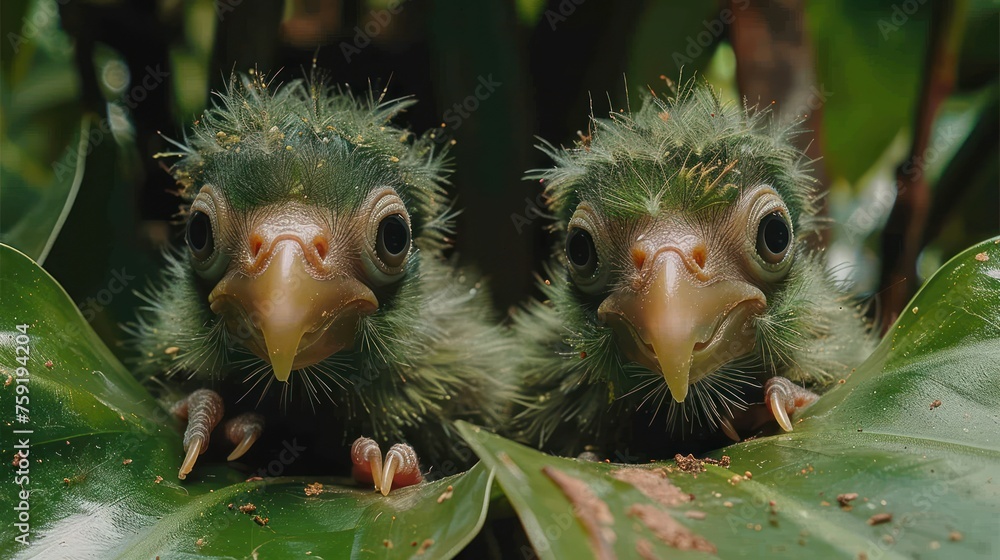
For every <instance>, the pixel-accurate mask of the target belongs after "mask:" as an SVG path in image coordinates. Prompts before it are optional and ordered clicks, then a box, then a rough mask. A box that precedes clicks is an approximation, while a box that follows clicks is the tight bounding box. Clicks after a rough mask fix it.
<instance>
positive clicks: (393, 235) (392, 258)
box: [362, 187, 416, 286]
mask: <svg viewBox="0 0 1000 560" xmlns="http://www.w3.org/2000/svg"><path fill="white" fill-rule="evenodd" d="M367 204H368V205H369V210H368V225H367V239H366V241H365V248H364V253H363V256H364V258H363V259H362V263H363V264H364V267H365V271H366V272H367V273H368V278H369V279H370V280H371V282H372V283H373V284H375V285H378V286H386V285H388V284H391V283H393V282H397V281H399V280H400V279H401V278H403V276H404V274H403V273H404V272H405V270H406V263H407V262H408V259H409V258H410V253H411V252H413V253H416V248H414V246H413V232H412V231H411V229H410V228H411V226H410V214H409V212H407V211H406V205H405V204H403V200H402V199H400V198H399V195H398V194H396V191H395V190H393V189H392V188H390V187H385V188H382V189H376V190H374V191H372V192H371V193H370V194H369V195H368V202H367Z"/></svg>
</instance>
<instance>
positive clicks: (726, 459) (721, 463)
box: [689, 455, 750, 478]
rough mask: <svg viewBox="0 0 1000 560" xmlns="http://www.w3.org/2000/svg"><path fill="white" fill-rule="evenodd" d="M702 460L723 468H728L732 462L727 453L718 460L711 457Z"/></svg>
mask: <svg viewBox="0 0 1000 560" xmlns="http://www.w3.org/2000/svg"><path fill="white" fill-rule="evenodd" d="M689 457H690V455H689ZM702 462H703V463H707V464H709V465H715V466H717V467H722V468H724V469H728V468H729V465H730V464H731V463H732V459H730V457H729V455H723V456H722V458H721V459H718V460H716V459H713V458H711V457H705V458H704V459H702ZM747 478H750V477H749V476H748V477H747Z"/></svg>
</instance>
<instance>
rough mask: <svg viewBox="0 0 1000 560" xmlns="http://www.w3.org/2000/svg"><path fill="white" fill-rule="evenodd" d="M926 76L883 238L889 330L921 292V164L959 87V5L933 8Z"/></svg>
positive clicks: (884, 311)
mask: <svg viewBox="0 0 1000 560" xmlns="http://www.w3.org/2000/svg"><path fill="white" fill-rule="evenodd" d="M931 9H932V10H933V12H932V15H931V24H930V26H931V27H930V36H929V39H928V42H927V58H926V61H927V63H926V68H927V72H926V74H925V75H924V80H923V84H922V85H921V91H920V101H919V104H918V106H917V114H916V117H915V122H914V125H913V144H912V146H911V148H910V155H909V157H907V159H906V160H905V161H904V162H903V163H901V164H900V166H899V167H898V168H897V170H896V188H897V195H896V202H895V205H894V206H893V209H892V213H891V214H890V215H889V221H888V223H887V224H886V227H885V230H884V231H883V233H882V274H881V280H880V290H879V293H880V297H881V301H880V307H881V315H882V317H881V324H882V325H883V328H884V329H888V328H889V327H891V326H892V324H893V323H894V322H895V321H896V318H897V317H898V316H899V314H900V312H901V311H902V309H903V307H904V306H905V305H906V303H907V302H908V301H909V299H910V298H911V297H912V296H913V294H914V293H915V292H916V289H917V257H918V256H919V255H920V251H921V249H923V242H924V228H925V226H926V224H927V215H928V211H929V209H930V198H931V194H930V188H929V187H928V185H927V180H926V174H925V173H924V172H923V169H922V165H920V162H922V161H923V160H924V157H923V156H924V154H925V153H926V152H927V148H928V146H929V144H930V136H931V130H932V127H933V125H934V120H935V117H936V116H937V113H938V109H939V108H940V106H941V103H943V102H944V100H945V99H947V97H948V95H949V94H950V93H951V90H952V88H953V87H954V84H955V59H956V53H957V51H958V38H959V37H960V35H961V25H962V23H963V18H961V17H959V14H958V12H959V8H958V4H957V3H952V2H935V3H934V4H932V7H931Z"/></svg>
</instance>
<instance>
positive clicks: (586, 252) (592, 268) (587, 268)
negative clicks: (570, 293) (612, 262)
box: [566, 227, 597, 278]
mask: <svg viewBox="0 0 1000 560" xmlns="http://www.w3.org/2000/svg"><path fill="white" fill-rule="evenodd" d="M566 258H568V259H569V264H570V266H572V267H573V271H574V272H575V273H576V274H577V276H579V277H580V278H590V277H592V276H593V275H594V273H595V272H596V271H597V247H596V246H595V245H594V238H593V237H591V235H590V233H589V232H587V231H586V230H584V229H582V228H578V227H574V228H570V230H569V234H568V235H567V236H566Z"/></svg>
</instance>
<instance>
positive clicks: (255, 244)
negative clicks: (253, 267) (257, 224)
mask: <svg viewBox="0 0 1000 560" xmlns="http://www.w3.org/2000/svg"><path fill="white" fill-rule="evenodd" d="M263 246H264V240H263V239H261V238H260V236H259V235H257V234H256V233H255V234H253V235H251V236H250V254H251V256H253V258H257V255H259V254H260V249H261V247H263Z"/></svg>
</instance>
